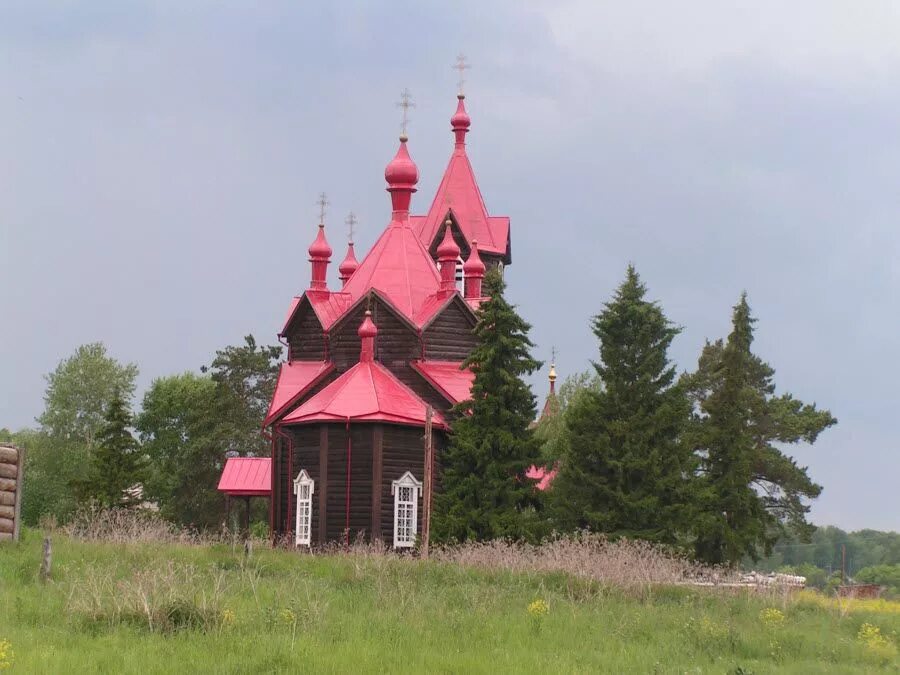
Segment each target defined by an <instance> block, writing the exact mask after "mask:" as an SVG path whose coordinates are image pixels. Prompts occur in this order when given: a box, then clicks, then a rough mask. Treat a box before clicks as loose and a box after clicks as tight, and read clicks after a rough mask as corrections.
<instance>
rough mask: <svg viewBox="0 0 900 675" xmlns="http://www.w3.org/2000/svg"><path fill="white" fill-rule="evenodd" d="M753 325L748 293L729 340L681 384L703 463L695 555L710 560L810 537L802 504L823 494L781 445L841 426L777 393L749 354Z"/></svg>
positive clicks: (714, 347)
mask: <svg viewBox="0 0 900 675" xmlns="http://www.w3.org/2000/svg"><path fill="white" fill-rule="evenodd" d="M754 323H755V319H753V318H752V316H751V314H750V307H749V305H748V303H747V297H746V294H744V295H742V296H741V299H740V302H739V303H738V304H737V305H736V306H735V307H734V313H733V316H732V331H731V334H730V335H729V336H728V339H727V340H726V341H725V342H722V341H721V340H719V341H717V342H715V343H711V344H710V343H707V345H706V346H705V347H704V349H703V352H702V353H701V355H700V360H699V365H698V368H697V371H696V372H695V373H693V374H690V375H686V376H685V377H684V378H683V380H682V385H683V386H684V387H685V389H686V390H687V391H688V392H689V394H690V397H691V400H692V402H693V404H694V407H695V413H696V415H695V420H694V424H693V428H692V431H691V441H692V444H693V445H694V447H695V449H696V450H697V452H698V453H699V456H700V457H701V471H702V478H701V485H702V510H701V514H700V516H699V517H698V519H697V526H698V537H697V541H696V554H697V556H698V557H699V558H700V559H702V560H705V561H708V562H714V563H723V562H727V563H731V564H734V563H737V562H738V561H739V560H740V559H741V558H742V557H743V556H745V555H746V556H749V557H751V558H753V559H756V558H758V557H759V555H760V553H766V554H767V553H768V552H769V551H771V548H772V545H773V544H774V543H775V541H776V540H777V539H778V536H779V535H780V533H781V532H783V531H784V529H785V528H789V529H791V530H793V531H796V532H798V533H800V534H801V536H808V535H809V533H810V531H811V526H810V525H809V524H808V523H807V521H806V514H807V512H808V511H809V506H808V505H807V504H806V502H805V501H804V500H805V499H809V498H814V497H817V496H818V495H819V494H820V493H821V491H822V488H821V486H819V485H817V484H816V483H814V482H813V481H812V480H811V479H810V477H809V475H808V473H807V469H806V467H800V466H798V465H797V464H796V462H794V460H793V459H792V458H790V457H789V456H787V455H785V454H784V453H783V452H782V451H781V450H780V449H779V447H778V445H780V444H791V443H798V442H801V441H803V442H807V443H813V442H815V440H816V438H817V437H818V435H819V433H821V432H822V431H823V430H824V429H826V428H828V427H830V426H832V425H833V424H836V423H837V420H836V419H835V418H834V417H833V416H832V415H831V413H830V412H828V411H827V410H818V409H817V408H816V406H815V404H812V405H807V404H804V403H802V402H801V401H798V400H796V399H795V398H793V396H791V395H790V394H782V395H780V396H776V395H775V384H774V380H773V378H774V374H775V371H774V370H773V369H772V368H771V366H769V365H768V364H767V363H765V362H763V361H762V360H761V359H760V358H759V357H757V356H756V355H754V354H753V353H752V352H751V345H752V343H753V324H754Z"/></svg>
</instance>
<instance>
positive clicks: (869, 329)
mask: <svg viewBox="0 0 900 675" xmlns="http://www.w3.org/2000/svg"><path fill="white" fill-rule="evenodd" d="M898 35H900V4H898V3H897V2H896V1H895V0H859V1H858V2H852V3H850V2H845V1H843V0H840V1H837V0H795V1H794V2H791V3H784V2H776V1H774V0H756V1H755V2H746V1H744V2H737V1H736V0H692V1H689V2H684V3H669V2H663V1H662V0H658V1H657V2H648V1H635V2H629V3H623V2H613V1H606V0H603V1H601V0H554V1H547V2H543V1H535V2H521V0H519V1H512V0H510V1H505V0H498V1H496V2H491V3H487V2H484V0H482V1H476V0H457V1H456V2H452V3H448V2H439V3H438V2H422V1H410V2H392V3H383V2H371V1H366V0H359V1H356V2H341V3H336V2H303V3H297V2H287V1H284V2H278V1H275V0H273V1H269V2H265V3H256V2H220V1H215V2H213V1H209V2H187V1H186V2H153V1H150V0H135V1H134V2H128V3H122V2H119V1H118V0H107V1H104V2H99V1H98V2H90V1H87V0H86V1H84V2H78V3H75V2H64V1H57V2H45V1H42V0H7V1H6V2H3V3H2V5H0V85H2V86H0V288H2V292H0V317H2V327H0V382H2V383H3V390H4V395H3V396H2V397H0V427H10V428H13V429H16V428H21V427H24V426H29V425H34V424H35V422H34V418H35V417H36V416H37V415H39V414H40V412H41V410H42V407H43V400H42V395H43V391H44V387H45V381H44V375H45V374H46V373H48V372H50V371H51V370H53V369H54V368H55V367H56V365H57V363H58V362H59V361H60V360H61V359H63V358H65V357H66V356H67V355H69V354H71V353H72V352H73V351H74V350H75V348H76V347H77V346H78V345H80V344H83V343H87V342H92V341H98V340H99V341H103V342H104V343H105V344H106V345H107V346H108V348H109V350H110V353H111V354H112V355H113V356H115V357H116V358H118V359H120V360H122V361H126V362H134V363H137V364H138V365H139V367H140V373H141V374H140V378H139V395H140V392H141V391H143V390H145V389H146V387H147V386H148V385H149V384H150V383H151V382H152V381H153V379H154V378H157V377H161V376H165V375H170V374H175V373H179V372H183V371H185V370H197V369H199V367H200V366H202V365H204V364H206V363H209V361H210V360H211V358H212V356H213V354H214V352H215V350H216V349H218V348H221V347H224V346H225V345H229V344H237V343H239V342H240V341H241V340H242V338H243V336H244V335H246V334H248V333H252V334H254V335H255V336H256V337H257V338H258V339H259V340H262V341H266V342H274V341H275V339H276V333H277V332H278V330H279V329H280V328H281V323H282V321H283V319H284V316H285V313H286V311H287V308H288V304H289V301H290V298H291V297H292V296H293V295H294V294H296V293H299V292H300V291H302V290H303V289H304V288H305V287H306V285H307V283H308V278H309V264H308V262H307V255H306V248H307V247H308V245H309V243H310V242H311V241H312V239H313V237H314V235H315V231H316V223H317V213H318V207H317V205H316V199H317V197H318V194H319V192H320V191H325V192H327V194H328V199H329V201H330V206H329V211H328V216H327V220H326V222H327V230H326V231H327V233H328V237H329V239H330V242H331V244H332V246H333V248H334V249H335V261H334V263H333V264H332V266H331V267H332V269H331V271H330V274H331V279H332V285H336V283H337V280H336V275H337V270H336V267H337V265H336V263H337V262H339V261H340V259H341V258H342V257H343V252H344V250H345V249H344V245H343V242H344V230H345V226H344V225H343V221H344V218H345V217H346V214H347V213H348V212H349V211H351V210H353V211H354V212H355V213H356V214H357V216H358V218H359V221H360V222H359V225H358V226H357V231H358V234H357V236H356V240H357V242H358V243H357V251H359V252H360V253H362V252H364V251H366V250H367V249H368V247H369V246H370V245H371V243H372V242H373V241H374V240H375V238H376V237H377V236H378V234H380V232H381V230H382V229H383V228H384V226H385V225H386V224H387V222H388V220H389V216H390V202H389V198H388V195H387V194H386V193H385V192H384V181H383V170H384V166H385V164H386V163H387V162H388V161H389V160H390V159H391V157H392V156H393V153H394V152H395V150H396V145H397V134H398V132H399V124H400V113H399V110H398V109H397V107H396V105H395V104H396V102H397V101H398V99H399V94H400V91H401V90H402V89H403V88H404V87H408V88H409V89H410V91H411V92H412V94H413V99H414V101H415V104H416V107H415V108H414V109H412V110H411V115H410V117H411V121H410V125H409V136H410V142H409V149H410V153H411V155H412V157H413V158H414V160H415V161H416V162H417V164H418V166H419V171H420V175H421V179H420V182H419V192H418V194H417V195H415V196H414V198H413V210H414V211H415V212H417V213H423V212H425V211H426V210H427V208H428V206H429V205H430V202H431V198H432V196H433V194H434V191H435V189H436V187H437V184H438V182H439V180H440V177H441V174H442V172H443V170H444V167H445V165H446V162H447V161H448V159H449V156H450V152H451V149H452V135H451V133H450V129H449V117H450V115H451V114H452V113H453V111H454V110H455V104H456V98H455V94H456V77H457V73H456V72H455V71H454V70H453V69H452V65H453V63H454V61H455V58H456V55H457V53H459V52H463V53H465V54H466V55H467V57H468V59H469V61H470V63H471V65H472V68H471V69H470V70H468V71H467V72H466V85H465V90H466V94H467V99H466V104H467V107H468V111H469V113H470V115H471V117H472V129H471V133H470V134H469V136H468V149H469V156H470V158H471V160H472V163H473V165H474V167H475V171H476V175H477V177H478V180H479V183H480V186H481V189H482V192H483V194H484V197H485V201H486V202H487V205H488V209H489V211H490V212H491V213H492V214H494V215H509V216H510V217H511V219H512V242H513V245H512V246H513V248H512V250H513V264H512V265H511V266H510V267H509V268H508V270H507V282H508V284H509V295H510V297H511V299H512V300H513V301H514V302H516V303H517V305H518V307H519V310H520V312H521V314H522V315H523V316H524V317H525V318H526V319H527V320H528V321H530V322H531V324H532V325H533V330H532V333H531V335H532V339H533V340H534V342H535V343H536V349H535V355H536V356H537V357H538V358H541V359H549V356H550V350H551V347H552V346H555V347H556V349H557V352H558V358H557V370H558V371H559V372H560V375H561V376H563V377H564V376H566V375H569V374H572V373H576V372H579V371H583V370H586V369H587V368H589V367H590V359H592V358H595V357H596V356H597V343H596V340H595V338H594V336H593V335H592V333H591V331H590V327H589V322H590V318H591V316H592V315H594V314H596V313H598V312H599V311H601V310H602V308H603V303H604V302H606V301H607V300H609V298H610V296H611V294H612V292H613V291H614V289H615V287H616V286H617V285H618V284H619V283H620V282H621V280H622V279H623V277H624V274H625V268H626V266H627V265H628V264H629V263H633V264H634V265H635V266H636V267H637V270H638V272H639V273H640V274H641V276H642V278H643V279H644V281H645V282H646V284H647V286H648V289H649V297H650V298H652V299H654V300H656V301H658V302H659V303H660V304H661V306H662V307H663V309H664V310H665V312H666V314H667V316H668V317H669V318H670V319H671V320H672V321H673V322H674V323H676V324H677V325H679V326H681V327H682V328H683V330H682V332H681V334H680V335H679V336H678V337H677V338H676V340H675V342H674V344H673V347H672V350H671V356H672V359H673V360H674V362H675V363H676V364H677V366H678V369H679V370H680V371H683V370H690V369H693V368H694V367H695V365H696V361H697V357H698V355H699V352H700V349H701V348H702V346H703V344H704V341H705V340H706V339H716V338H719V337H723V336H725V335H727V333H728V331H729V326H730V315H731V308H732V306H733V305H734V304H735V303H736V302H737V300H738V298H739V296H740V293H741V292H742V291H744V290H746V291H747V293H748V294H749V301H750V304H751V307H752V309H753V312H754V315H755V316H756V317H757V319H758V323H757V324H756V341H755V343H754V349H755V351H756V353H757V354H759V355H760V356H761V357H762V358H764V359H765V360H766V361H768V362H769V363H770V364H771V365H772V366H773V367H774V368H775V369H776V377H775V381H776V383H777V385H778V392H791V393H793V394H794V395H795V396H796V397H798V398H800V399H802V400H803V401H806V402H810V403H811V402H815V403H817V404H818V405H819V406H821V407H826V408H828V409H830V410H831V411H832V413H833V414H834V415H835V416H836V417H837V418H838V420H839V424H838V425H837V426H836V427H834V428H832V429H829V430H827V431H826V432H824V433H823V434H822V436H821V437H820V439H819V441H818V442H817V443H816V444H815V445H814V446H797V447H791V448H790V453H791V454H793V456H794V457H795V458H796V459H797V461H798V462H799V463H800V464H801V465H803V466H808V467H809V472H810V474H811V476H812V477H813V478H814V479H815V480H816V481H817V482H819V483H821V484H822V485H823V486H824V492H823V494H822V496H821V497H820V498H819V499H818V500H816V501H815V502H814V504H813V507H812V520H813V521H814V522H816V523H819V524H835V525H838V526H840V527H843V528H847V529H859V528H863V527H871V528H876V529H893V530H900V496H898V491H897V478H898V476H900V452H898V449H900V443H898V440H897V434H896V432H895V430H896V425H895V420H894V415H896V407H897V404H898V402H900V396H898V394H897V381H898V376H900V361H898V358H897V351H898V350H897V347H898V339H897V331H898V328H900V311H898V300H897V298H898V294H900V271H898V269H900V267H898V260H900V228H898V218H897V217H898V213H900V187H898V185H900V183H898V176H900V40H898V39H897V36H898ZM532 384H533V386H534V389H535V393H536V394H537V395H538V396H539V398H541V399H542V398H543V396H544V395H545V392H546V389H547V384H546V371H544V372H541V373H537V374H535V376H534V377H533V378H532Z"/></svg>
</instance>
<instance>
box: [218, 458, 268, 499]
mask: <svg viewBox="0 0 900 675" xmlns="http://www.w3.org/2000/svg"><path fill="white" fill-rule="evenodd" d="M218 489H219V492H224V493H226V494H229V495H235V496H246V497H256V496H260V497H261V496H267V495H269V494H270V493H271V492H272V460H271V459H270V458H268V457H229V458H228V459H227V460H226V461H225V468H224V469H222V477H221V478H220V479H219V487H218Z"/></svg>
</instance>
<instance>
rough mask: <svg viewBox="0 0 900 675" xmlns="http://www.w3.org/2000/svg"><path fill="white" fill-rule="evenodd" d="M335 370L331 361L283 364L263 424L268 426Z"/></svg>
mask: <svg viewBox="0 0 900 675" xmlns="http://www.w3.org/2000/svg"><path fill="white" fill-rule="evenodd" d="M332 370H334V364H333V363H331V361H291V362H288V363H282V364H281V370H279V371H278V381H277V382H276V383H275V394H274V395H273V396H272V401H271V403H269V412H268V413H266V419H265V421H264V422H263V426H264V427H267V426H269V425H270V424H271V423H272V422H274V421H275V420H276V419H278V417H279V416H280V415H281V414H282V413H284V411H285V410H287V409H288V408H290V407H291V406H292V405H293V404H294V403H296V402H297V401H298V400H299V399H300V397H301V396H303V394H305V393H306V392H307V391H309V389H310V388H312V387H313V386H314V385H315V384H316V383H317V382H319V381H320V380H321V379H322V378H323V377H324V376H325V375H327V374H328V373H330V372H331V371H332Z"/></svg>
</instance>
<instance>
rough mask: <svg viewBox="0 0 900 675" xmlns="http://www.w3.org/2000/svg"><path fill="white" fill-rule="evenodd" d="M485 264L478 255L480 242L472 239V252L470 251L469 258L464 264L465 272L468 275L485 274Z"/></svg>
mask: <svg viewBox="0 0 900 675" xmlns="http://www.w3.org/2000/svg"><path fill="white" fill-rule="evenodd" d="M484 270H485V266H484V263H483V262H482V260H481V256H480V255H478V242H477V241H475V240H474V239H473V240H472V252H471V253H469V259H468V260H466V262H465V263H464V264H463V274H465V276H467V277H475V276H481V277H483V276H484Z"/></svg>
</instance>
